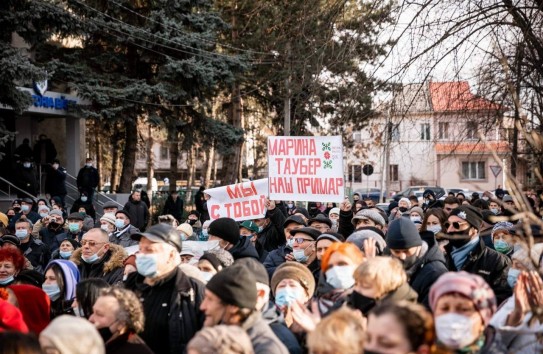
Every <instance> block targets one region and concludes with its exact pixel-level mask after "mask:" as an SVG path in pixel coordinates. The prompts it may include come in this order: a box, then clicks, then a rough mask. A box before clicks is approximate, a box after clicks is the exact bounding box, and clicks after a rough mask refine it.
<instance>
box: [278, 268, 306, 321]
mask: <svg viewBox="0 0 543 354" xmlns="http://www.w3.org/2000/svg"><path fill="white" fill-rule="evenodd" d="M270 289H271V291H272V294H273V296H274V298H275V304H276V305H277V307H278V308H279V309H280V310H281V312H283V314H284V315H285V319H286V320H289V322H287V326H290V325H291V324H292V319H291V318H289V314H288V310H289V308H290V306H291V305H292V303H293V302H298V303H302V304H304V305H307V303H308V302H309V300H310V299H311V298H312V297H313V293H314V292H315V278H314V277H313V274H311V272H310V271H309V269H308V268H307V267H306V266H304V265H302V264H300V263H297V262H287V263H283V264H281V265H280V266H279V267H277V269H276V270H275V272H274V273H273V277H272V278H271V282H270Z"/></svg>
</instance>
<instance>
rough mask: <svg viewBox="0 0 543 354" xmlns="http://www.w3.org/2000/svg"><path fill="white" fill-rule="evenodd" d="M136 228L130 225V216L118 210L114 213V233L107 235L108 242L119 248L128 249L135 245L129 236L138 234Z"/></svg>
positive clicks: (135, 242)
mask: <svg viewBox="0 0 543 354" xmlns="http://www.w3.org/2000/svg"><path fill="white" fill-rule="evenodd" d="M139 232H140V230H138V228H137V227H135V226H134V225H132V224H130V215H129V214H128V212H126V211H125V210H119V211H118V212H116V213H115V231H113V233H112V234H111V235H109V242H111V243H113V244H116V245H119V246H121V247H130V246H133V245H137V244H138V242H137V241H134V240H133V239H132V238H131V236H132V235H135V234H137V233H139Z"/></svg>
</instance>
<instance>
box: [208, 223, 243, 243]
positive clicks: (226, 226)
mask: <svg viewBox="0 0 543 354" xmlns="http://www.w3.org/2000/svg"><path fill="white" fill-rule="evenodd" d="M207 233H208V234H209V235H210V236H217V237H218V238H220V239H221V240H224V241H227V242H229V243H231V244H233V245H235V244H237V243H238V241H239V238H240V236H239V224H238V223H237V222H235V221H234V219H230V218H218V219H216V220H214V221H212V222H211V224H209V227H208V229H207Z"/></svg>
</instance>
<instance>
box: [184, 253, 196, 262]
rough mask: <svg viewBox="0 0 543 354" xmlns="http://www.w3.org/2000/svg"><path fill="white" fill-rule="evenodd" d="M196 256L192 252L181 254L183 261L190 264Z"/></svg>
mask: <svg viewBox="0 0 543 354" xmlns="http://www.w3.org/2000/svg"><path fill="white" fill-rule="evenodd" d="M193 258H194V256H193V255H191V254H185V255H182V256H181V263H184V264H188V263H189V262H190V260H191V259H193Z"/></svg>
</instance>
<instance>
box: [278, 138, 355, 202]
mask: <svg viewBox="0 0 543 354" xmlns="http://www.w3.org/2000/svg"><path fill="white" fill-rule="evenodd" d="M268 183H269V198H270V200H293V201H326V202H338V203H341V202H343V199H344V194H345V190H344V186H345V184H344V180H343V144H342V141H341V136H306V137H290V136H270V137H268Z"/></svg>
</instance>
